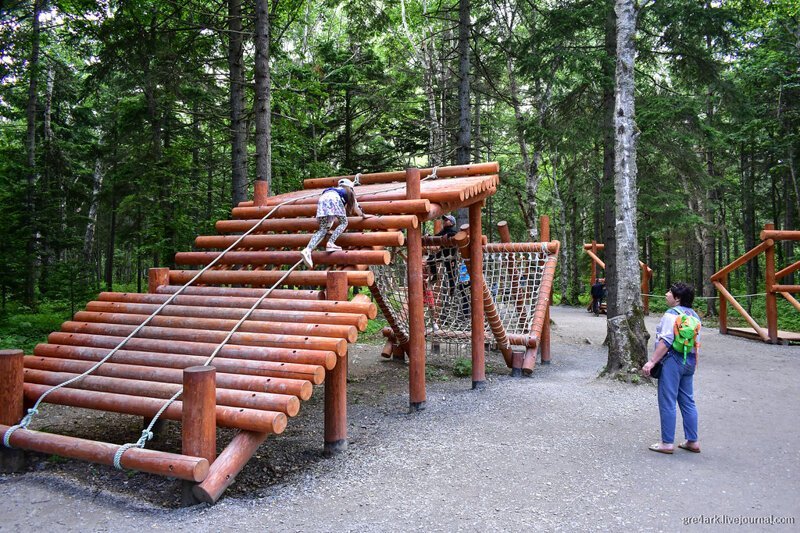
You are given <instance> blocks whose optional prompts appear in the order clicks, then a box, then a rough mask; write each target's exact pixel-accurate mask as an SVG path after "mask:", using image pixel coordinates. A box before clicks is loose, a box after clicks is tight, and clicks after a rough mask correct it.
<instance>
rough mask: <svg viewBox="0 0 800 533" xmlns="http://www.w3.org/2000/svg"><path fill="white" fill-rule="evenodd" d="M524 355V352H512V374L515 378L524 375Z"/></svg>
mask: <svg viewBox="0 0 800 533" xmlns="http://www.w3.org/2000/svg"><path fill="white" fill-rule="evenodd" d="M522 356H523V352H520V351H514V352H511V376H512V377H515V378H521V377H522Z"/></svg>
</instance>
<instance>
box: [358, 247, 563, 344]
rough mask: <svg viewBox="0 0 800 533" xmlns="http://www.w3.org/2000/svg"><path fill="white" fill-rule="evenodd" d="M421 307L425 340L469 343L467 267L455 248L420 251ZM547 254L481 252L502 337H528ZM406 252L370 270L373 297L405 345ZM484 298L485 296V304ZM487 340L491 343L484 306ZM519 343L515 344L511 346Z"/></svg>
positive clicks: (487, 317)
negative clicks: (371, 273) (421, 274)
mask: <svg viewBox="0 0 800 533" xmlns="http://www.w3.org/2000/svg"><path fill="white" fill-rule="evenodd" d="M423 254H424V255H423V304H424V306H423V307H424V310H425V336H426V338H427V341H428V342H436V343H444V344H458V345H463V344H464V343H465V342H466V344H469V339H470V336H471V334H470V332H471V329H472V325H471V318H470V316H471V315H470V312H471V301H470V286H471V280H470V278H469V273H468V272H469V268H468V266H467V263H466V262H465V261H464V260H463V259H462V258H461V256H460V254H459V252H458V250H457V249H456V248H423ZM549 255H550V254H548V253H547V252H546V251H545V252H484V254H483V276H484V283H485V287H484V294H486V293H487V292H488V294H489V295H490V296H491V301H492V302H493V303H494V307H495V310H496V313H497V316H498V318H499V321H500V323H501V324H502V326H503V328H504V330H505V333H506V335H509V336H511V335H516V336H526V337H527V336H528V335H530V334H531V326H532V322H533V313H534V308H535V307H536V301H537V299H538V297H539V287H541V285H542V277H543V273H544V267H545V263H546V262H547V259H548V256H549ZM407 265H408V261H407V258H406V249H405V248H401V249H397V250H395V251H394V253H393V254H392V262H391V263H390V264H389V265H377V266H372V267H370V269H371V270H372V272H373V273H374V274H375V285H374V288H373V295H375V296H376V300H377V303H378V305H379V307H380V308H381V310H382V312H383V314H384V316H385V317H386V319H387V322H389V325H390V326H391V327H392V330H393V331H394V334H395V337H396V340H397V341H398V342H399V343H404V342H407V341H408V331H409V328H408V322H409V320H408V287H407V279H408V278H407ZM485 299H486V298H484V300H485ZM484 308H485V309H484V310H485V316H486V319H485V320H484V329H485V332H486V339H487V341H494V336H493V334H492V331H491V328H490V324H489V321H488V319H489V318H490V317H491V313H490V310H489V309H487V308H486V306H485V305H484ZM512 344H518V342H512Z"/></svg>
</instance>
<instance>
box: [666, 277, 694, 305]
mask: <svg viewBox="0 0 800 533" xmlns="http://www.w3.org/2000/svg"><path fill="white" fill-rule="evenodd" d="M669 292H671V293H672V296H674V297H675V299H677V300H678V301H679V302H680V303H681V305H682V306H684V307H691V306H692V304H693V303H694V287H692V286H691V285H689V284H688V283H682V282H678V283H673V284H672V286H671V287H670V288H669Z"/></svg>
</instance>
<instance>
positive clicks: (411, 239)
mask: <svg viewBox="0 0 800 533" xmlns="http://www.w3.org/2000/svg"><path fill="white" fill-rule="evenodd" d="M406 193H407V199H409V200H416V199H417V198H419V195H420V175H419V169H417V168H409V169H407V170H406ZM407 237H408V241H407V243H406V244H407V247H408V248H407V252H408V267H407V268H408V331H409V337H410V340H409V342H408V348H409V349H408V395H409V399H408V404H409V409H410V410H411V411H420V410H422V409H425V401H426V399H427V397H426V392H425V309H424V307H423V305H424V303H423V300H424V298H423V286H422V275H423V265H422V230H421V228H420V225H417V227H416V228H409V229H408V230H407Z"/></svg>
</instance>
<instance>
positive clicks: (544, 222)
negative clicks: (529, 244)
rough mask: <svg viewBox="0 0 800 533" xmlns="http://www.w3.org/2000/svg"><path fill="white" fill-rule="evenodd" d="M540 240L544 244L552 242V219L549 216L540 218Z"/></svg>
mask: <svg viewBox="0 0 800 533" xmlns="http://www.w3.org/2000/svg"><path fill="white" fill-rule="evenodd" d="M539 238H540V240H541V241H542V242H550V217H549V216H547V215H542V216H540V217H539Z"/></svg>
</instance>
